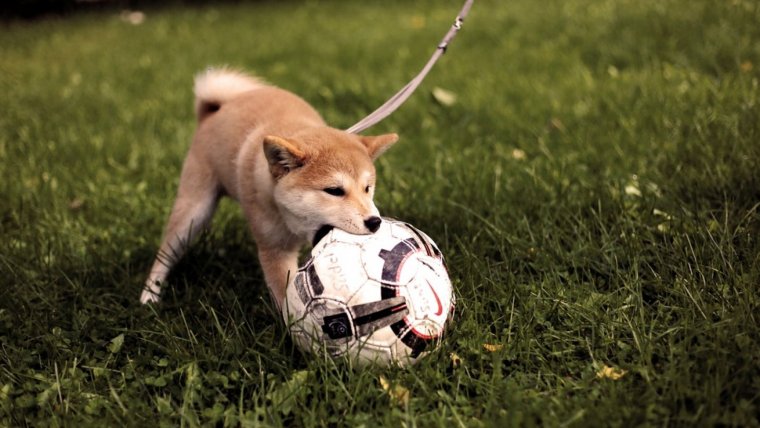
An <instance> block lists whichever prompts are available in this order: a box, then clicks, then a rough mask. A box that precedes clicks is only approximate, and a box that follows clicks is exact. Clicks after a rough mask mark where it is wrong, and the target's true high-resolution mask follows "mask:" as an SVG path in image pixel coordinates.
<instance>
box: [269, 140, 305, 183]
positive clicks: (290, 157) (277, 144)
mask: <svg viewBox="0 0 760 428" xmlns="http://www.w3.org/2000/svg"><path fill="white" fill-rule="evenodd" d="M264 155H266V157H267V162H269V171H270V172H271V173H272V176H273V177H274V178H275V179H277V178H280V177H282V176H283V175H285V174H287V173H289V172H290V171H291V170H294V169H296V168H298V167H301V166H303V164H304V163H305V162H306V153H304V151H303V150H301V149H300V148H299V147H298V143H296V142H295V141H293V140H287V139H285V138H282V137H277V136H274V135H268V136H266V137H264Z"/></svg>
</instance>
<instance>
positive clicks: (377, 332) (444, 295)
mask: <svg viewBox="0 0 760 428" xmlns="http://www.w3.org/2000/svg"><path fill="white" fill-rule="evenodd" d="M454 301H455V298H454V294H453V289H452V286H451V281H450V280H449V276H448V273H447V271H446V266H445V264H444V261H443V255H442V254H441V251H440V250H439V249H438V247H437V246H436V244H435V243H434V242H433V240H432V239H430V237H428V236H427V235H425V234H424V233H423V232H421V231H419V230H418V229H416V228H415V227H413V226H411V225H409V224H407V223H404V222H401V221H396V220H392V219H388V218H386V219H384V221H383V223H382V224H381V226H380V228H379V229H378V230H377V232H375V233H374V234H372V235H352V234H349V233H348V232H344V231H342V230H340V229H332V230H330V231H329V232H327V234H326V235H325V236H324V237H322V238H321V239H320V240H319V242H318V243H316V244H315V245H314V248H313V249H312V251H311V257H310V258H309V259H308V260H307V261H306V262H305V263H304V265H303V267H301V268H300V269H299V270H298V272H297V273H296V276H295V278H294V280H293V282H292V283H291V285H290V286H289V287H288V290H287V295H286V298H285V307H284V311H283V313H284V316H285V318H286V320H285V321H286V322H287V323H288V326H289V328H290V332H291V335H292V337H293V338H294V341H295V342H296V344H297V345H298V346H299V347H300V348H301V349H303V350H304V351H306V352H311V353H317V354H318V353H321V352H326V353H327V354H328V355H330V356H332V357H341V356H345V357H348V359H349V360H350V361H352V362H353V363H355V364H356V365H358V366H363V365H366V364H369V363H372V364H378V365H390V364H397V365H400V366H405V365H409V364H414V363H415V362H417V361H418V360H419V359H420V358H421V357H423V356H424V355H427V354H428V353H429V352H430V351H432V350H434V349H435V348H436V347H437V346H438V344H439V342H440V339H441V337H442V335H443V332H444V328H445V326H446V322H447V320H448V319H450V318H451V315H452V313H453V310H454Z"/></svg>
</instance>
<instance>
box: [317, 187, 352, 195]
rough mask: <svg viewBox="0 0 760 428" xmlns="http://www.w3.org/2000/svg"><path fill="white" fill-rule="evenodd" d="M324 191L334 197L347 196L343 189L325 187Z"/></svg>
mask: <svg viewBox="0 0 760 428" xmlns="http://www.w3.org/2000/svg"><path fill="white" fill-rule="evenodd" d="M322 190H324V191H325V193H328V194H330V195H333V196H344V195H345V194H346V191H345V190H343V188H342V187H325V188H324V189H322Z"/></svg>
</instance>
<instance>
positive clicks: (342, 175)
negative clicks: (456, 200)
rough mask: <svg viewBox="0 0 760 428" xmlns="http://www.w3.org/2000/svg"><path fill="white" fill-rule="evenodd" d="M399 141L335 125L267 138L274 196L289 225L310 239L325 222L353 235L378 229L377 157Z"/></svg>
mask: <svg viewBox="0 0 760 428" xmlns="http://www.w3.org/2000/svg"><path fill="white" fill-rule="evenodd" d="M397 140H398V135H396V134H385V135H380V136H374V137H369V136H360V135H355V134H350V133H347V132H344V131H340V130H337V129H333V128H316V129H310V130H307V131H303V132H299V133H297V134H295V135H292V136H287V137H283V136H274V135H270V136H267V137H265V138H264V154H265V155H266V158H267V161H268V163H269V171H270V173H271V174H272V177H273V179H274V181H275V185H274V199H275V202H276V204H277V206H278V208H279V209H280V211H281V214H282V215H283V217H284V219H285V221H286V223H287V225H288V228H290V230H291V231H292V232H293V233H295V234H297V235H299V236H301V237H303V238H305V239H312V238H314V235H315V234H316V233H317V231H319V230H320V229H321V228H323V227H325V226H332V227H337V228H339V229H343V230H345V231H346V232H349V233H353V234H370V233H374V232H375V231H377V229H378V228H379V227H380V223H381V219H380V216H379V212H378V210H377V208H376V207H375V204H374V202H373V201H372V198H373V196H374V194H375V167H374V165H373V161H374V160H375V159H377V158H378V157H379V156H380V155H381V154H382V153H383V152H385V150H387V149H388V148H389V147H390V146H391V145H392V144H393V143H395V142H396V141H397Z"/></svg>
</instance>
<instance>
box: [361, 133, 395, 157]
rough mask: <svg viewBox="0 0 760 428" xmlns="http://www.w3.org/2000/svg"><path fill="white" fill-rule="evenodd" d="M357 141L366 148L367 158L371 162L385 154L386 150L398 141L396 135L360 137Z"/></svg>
mask: <svg viewBox="0 0 760 428" xmlns="http://www.w3.org/2000/svg"><path fill="white" fill-rule="evenodd" d="M359 140H361V142H362V144H364V146H365V147H366V148H367V152H368V153H369V157H371V158H372V160H375V159H377V158H379V157H380V155H382V154H383V153H385V151H386V150H388V149H389V148H390V147H391V146H392V145H393V143H395V142H396V141H398V135H397V134H384V135H378V136H375V137H371V136H360V137H359Z"/></svg>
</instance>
